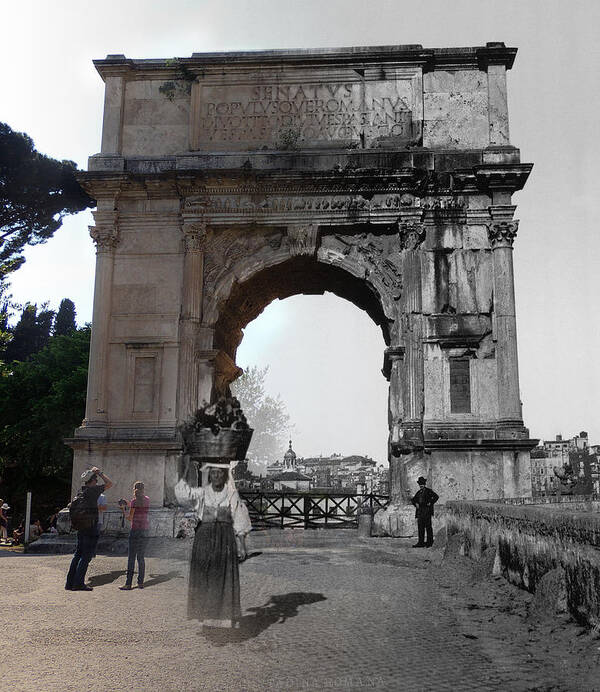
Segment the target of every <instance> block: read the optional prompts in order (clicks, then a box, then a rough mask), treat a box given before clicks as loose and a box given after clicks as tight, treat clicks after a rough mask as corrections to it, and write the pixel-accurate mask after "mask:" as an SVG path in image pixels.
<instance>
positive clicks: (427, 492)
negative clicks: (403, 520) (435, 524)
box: [411, 486, 440, 519]
mask: <svg viewBox="0 0 600 692" xmlns="http://www.w3.org/2000/svg"><path fill="white" fill-rule="evenodd" d="M439 499H440V498H439V495H438V494H437V493H436V492H434V491H433V490H432V489H431V488H428V487H427V486H423V487H422V488H421V489H420V490H419V491H418V492H417V493H416V494H415V496H414V497H413V498H412V500H411V502H412V503H413V505H414V506H415V507H416V508H417V511H416V512H415V517H416V518H417V519H419V518H425V517H432V516H433V505H434V504H435V503H436V502H437V501H438V500H439Z"/></svg>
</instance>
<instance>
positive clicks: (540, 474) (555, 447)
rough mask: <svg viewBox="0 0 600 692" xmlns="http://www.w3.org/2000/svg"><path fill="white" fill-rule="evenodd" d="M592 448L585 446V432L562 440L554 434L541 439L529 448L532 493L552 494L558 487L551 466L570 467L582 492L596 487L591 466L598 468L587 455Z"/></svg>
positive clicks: (598, 484)
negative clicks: (552, 436) (532, 448)
mask: <svg viewBox="0 0 600 692" xmlns="http://www.w3.org/2000/svg"><path fill="white" fill-rule="evenodd" d="M592 453H593V447H592V448H591V447H590V445H589V439H588V434H587V432H585V431H582V432H580V433H579V434H578V435H575V436H574V437H572V438H570V439H567V440H563V437H562V435H557V436H556V439H554V440H544V441H543V443H542V444H541V445H539V446H538V447H537V448H536V449H534V450H532V451H531V490H532V494H533V496H534V497H535V496H539V495H544V494H554V493H556V492H557V489H558V486H559V479H558V477H557V475H556V473H555V472H554V469H555V468H557V469H562V468H565V467H570V468H571V469H572V472H573V476H574V477H575V478H576V479H577V480H578V485H579V488H583V490H582V492H593V491H594V488H597V490H595V491H596V492H598V491H599V490H600V475H599V476H598V477H597V478H594V469H595V468H598V462H597V457H596V461H595V462H594V460H593V459H592V458H591V455H592Z"/></svg>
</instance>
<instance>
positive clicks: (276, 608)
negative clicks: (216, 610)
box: [202, 591, 327, 646]
mask: <svg viewBox="0 0 600 692" xmlns="http://www.w3.org/2000/svg"><path fill="white" fill-rule="evenodd" d="M325 600H327V599H326V598H325V596H323V594H321V593H304V592H300V591H295V592H292V593H287V594H282V595H280V596H279V595H278V596H271V598H270V599H269V601H268V602H267V603H266V604H265V605H263V606H258V607H256V608H248V610H249V611H250V612H251V613H252V615H244V617H242V619H241V620H240V627H239V629H220V628H204V629H203V630H202V633H203V634H204V635H205V636H206V638H207V639H208V640H209V641H210V642H211V643H212V644H215V645H217V646H223V645H225V644H229V643H237V642H243V641H246V640H248V639H254V638H255V637H257V636H258V635H259V634H260V633H261V632H264V631H265V630H266V629H268V628H269V627H271V625H275V624H278V623H284V622H285V621H286V620H288V619H289V618H293V617H295V616H296V615H298V608H299V607H300V606H304V605H310V604H311V603H318V602H319V601H325Z"/></svg>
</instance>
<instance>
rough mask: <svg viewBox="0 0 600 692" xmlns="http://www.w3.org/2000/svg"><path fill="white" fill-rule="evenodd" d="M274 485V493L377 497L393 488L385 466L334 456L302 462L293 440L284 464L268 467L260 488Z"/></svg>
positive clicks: (365, 459)
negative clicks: (342, 493)
mask: <svg viewBox="0 0 600 692" xmlns="http://www.w3.org/2000/svg"><path fill="white" fill-rule="evenodd" d="M290 474H296V475H290ZM271 483H272V487H273V489H274V490H280V489H285V488H287V489H293V490H310V489H311V488H312V489H315V488H318V489H319V491H327V490H330V491H336V492H348V493H356V492H359V493H374V494H377V495H388V494H389V488H390V483H389V469H387V468H385V467H384V466H383V464H380V465H379V466H377V463H376V462H375V461H374V460H373V459H371V458H370V457H368V456H361V455H358V454H353V455H350V456H344V455H342V454H332V455H330V456H327V457H323V456H319V457H303V458H302V457H301V458H299V457H298V456H297V454H296V452H295V451H294V450H293V449H292V441H291V440H290V443H289V449H288V450H287V451H286V453H285V454H284V455H283V460H282V461H277V462H275V463H274V464H271V465H270V466H268V467H267V477H266V479H264V480H263V482H262V484H261V487H263V488H266V487H267V485H269V486H270V484H271Z"/></svg>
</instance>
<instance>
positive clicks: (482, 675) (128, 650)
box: [0, 531, 600, 692]
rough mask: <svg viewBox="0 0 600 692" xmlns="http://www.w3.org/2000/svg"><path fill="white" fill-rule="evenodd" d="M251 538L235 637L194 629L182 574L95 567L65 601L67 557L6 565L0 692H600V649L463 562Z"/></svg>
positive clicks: (155, 567)
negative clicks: (136, 580)
mask: <svg viewBox="0 0 600 692" xmlns="http://www.w3.org/2000/svg"><path fill="white" fill-rule="evenodd" d="M320 533H321V532H315V533H314V534H313V533H312V532H306V533H304V534H303V533H302V532H273V533H263V534H258V533H257V534H254V535H253V536H252V537H251V541H250V542H249V548H250V551H251V553H253V554H252V556H251V557H250V559H248V560H247V561H246V562H245V563H244V564H243V565H242V566H241V569H240V572H241V584H242V607H243V609H244V619H243V623H242V628H241V629H240V631H239V632H238V633H235V635H233V636H229V637H228V638H219V637H217V636H215V635H209V634H206V633H203V632H202V631H201V628H200V627H199V625H198V623H196V622H194V621H188V620H186V619H185V602H186V587H187V564H186V561H185V560H184V559H181V556H180V557H179V558H165V557H163V558H156V557H153V558H148V559H147V585H146V588H145V589H144V590H143V591H141V590H138V589H134V590H132V591H129V592H126V591H119V590H118V588H117V586H118V585H120V584H122V583H123V575H124V568H125V558H123V557H115V556H98V557H97V558H96V559H95V560H94V561H93V562H92V565H91V566H90V570H89V572H88V574H89V577H90V583H91V584H92V585H93V586H94V587H95V588H94V591H93V592H90V593H84V592H67V591H65V590H64V588H63V586H64V575H65V573H66V570H67V568H68V564H69V561H70V556H67V555H20V554H17V553H15V552H9V551H2V552H1V553H0V570H1V573H0V574H1V577H0V580H1V583H2V587H1V589H2V590H1V594H2V604H3V605H2V609H1V613H0V645H1V650H2V652H3V658H2V664H1V666H0V671H1V675H0V689H1V690H7V691H8V690H10V691H11V692H17V691H21V690H22V691H29V690H41V691H42V692H46V691H48V692H53V691H55V690H56V691H57V692H58V691H60V692H67V691H71V690H73V691H76V692H81V691H82V690H86V691H90V692H93V691H95V690H102V691H103V692H105V691H106V690H107V689H108V690H110V689H126V690H136V691H137V690H166V691H171V690H172V691H175V690H177V691H178V692H180V691H187V690H190V691H191V690H218V691H225V690H248V691H254V690H281V691H282V692H295V691H297V690H303V691H304V690H324V689H325V690H327V689H339V690H365V689H373V690H394V691H397V690H398V691H402V690H411V691H418V690H457V691H461V690H540V691H541V690H600V682H598V680H600V675H599V673H600V663H599V657H600V639H598V638H597V633H594V632H587V631H585V630H584V629H582V628H581V627H578V626H577V625H576V624H575V623H573V622H572V621H569V620H568V618H567V617H566V616H561V617H548V618H546V619H541V620H540V619H539V618H538V619H534V618H532V617H531V616H528V607H529V604H530V602H531V598H532V597H531V596H530V595H529V594H527V593H525V592H523V591H519V590H518V589H516V588H514V587H512V586H510V585H509V584H507V583H506V582H505V581H504V580H502V579H499V578H493V577H489V576H485V577H482V576H481V575H480V574H479V573H478V565H477V564H476V563H473V562H471V561H470V560H468V559H466V558H460V557H450V558H446V559H442V557H443V556H442V551H441V550H435V549H434V550H413V549H411V547H410V542H409V541H406V540H402V539H358V538H357V537H356V534H355V533H354V532H350V531H348V532H332V533H330V534H327V536H324V535H317V534H320Z"/></svg>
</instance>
